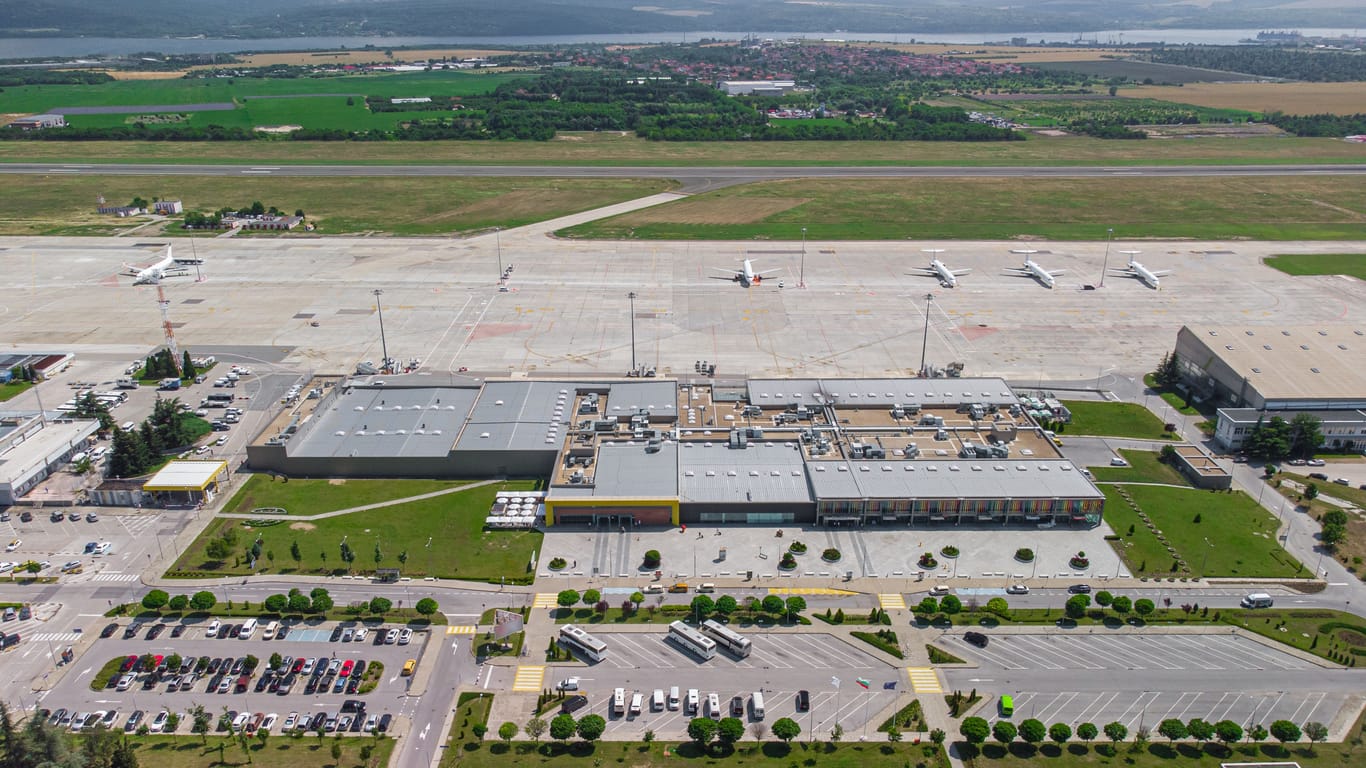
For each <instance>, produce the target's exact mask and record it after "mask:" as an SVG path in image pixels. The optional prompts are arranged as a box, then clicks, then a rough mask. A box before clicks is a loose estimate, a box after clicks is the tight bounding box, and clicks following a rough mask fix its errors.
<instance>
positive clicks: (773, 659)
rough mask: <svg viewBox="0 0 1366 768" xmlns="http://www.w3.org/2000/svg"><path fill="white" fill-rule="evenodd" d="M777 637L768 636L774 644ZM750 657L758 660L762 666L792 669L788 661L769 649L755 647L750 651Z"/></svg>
mask: <svg viewBox="0 0 1366 768" xmlns="http://www.w3.org/2000/svg"><path fill="white" fill-rule="evenodd" d="M776 639H777V638H776V637H770V638H768V644H769V645H773V644H774V643H773V641H774V640H776ZM749 658H750V659H751V660H753V661H755V662H757V663H758V665H759V666H762V667H766V668H771V669H792V665H791V664H788V663H787V662H786V661H783V660H782V659H781V658H779V657H778V656H777V655H776V654H775V653H771V652H770V651H769V650H768V649H759V648H755V649H754V650H752V651H750V654H749Z"/></svg>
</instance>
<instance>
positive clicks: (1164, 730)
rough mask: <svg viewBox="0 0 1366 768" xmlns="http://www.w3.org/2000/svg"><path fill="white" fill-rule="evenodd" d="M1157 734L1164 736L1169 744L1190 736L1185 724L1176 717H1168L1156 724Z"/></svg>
mask: <svg viewBox="0 0 1366 768" xmlns="http://www.w3.org/2000/svg"><path fill="white" fill-rule="evenodd" d="M1157 732H1158V733H1160V734H1162V735H1163V736H1166V737H1167V741H1168V742H1169V743H1170V742H1174V741H1176V740H1177V739H1184V738H1186V737H1187V736H1189V735H1190V731H1189V730H1188V729H1187V728H1186V724H1185V723H1183V722H1181V719H1180V718H1177V717H1169V718H1167V719H1166V720H1163V721H1162V722H1161V723H1159V724H1158V726H1157Z"/></svg>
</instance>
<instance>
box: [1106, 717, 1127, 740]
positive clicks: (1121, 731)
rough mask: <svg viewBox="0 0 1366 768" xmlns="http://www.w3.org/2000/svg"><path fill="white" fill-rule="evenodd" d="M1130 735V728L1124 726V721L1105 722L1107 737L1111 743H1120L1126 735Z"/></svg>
mask: <svg viewBox="0 0 1366 768" xmlns="http://www.w3.org/2000/svg"><path fill="white" fill-rule="evenodd" d="M1128 735H1129V729H1128V728H1126V727H1125V726H1124V723H1120V722H1114V723H1106V724H1105V737H1106V738H1108V739H1109V740H1110V743H1111V744H1118V743H1120V742H1121V741H1124V737H1125V736H1128Z"/></svg>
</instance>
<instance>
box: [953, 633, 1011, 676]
mask: <svg viewBox="0 0 1366 768" xmlns="http://www.w3.org/2000/svg"><path fill="white" fill-rule="evenodd" d="M953 639H954V640H956V641H957V642H959V643H962V644H963V646H965V647H967V648H970V649H971V651H970V653H971V654H972V655H974V656H979V657H981V658H983V659H985V660H987V661H990V662H993V663H995V664H997V665H998V666H1000V667H1001V668H1002V669H1026V667H1024V666H1022V665H1020V664H1015V663H1012V662H1011V661H1010V660H1009V659H1007V658H1006V657H1005V656H1003V655H1001V654H999V653H997V652H996V651H994V650H993V651H988V650H986V649H985V648H978V647H976V646H973V645H969V644H968V642H967V641H966V640H964V639H963V638H961V637H954V638H953ZM997 648H1000V643H997Z"/></svg>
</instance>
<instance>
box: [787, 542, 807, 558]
mask: <svg viewBox="0 0 1366 768" xmlns="http://www.w3.org/2000/svg"><path fill="white" fill-rule="evenodd" d="M787 551H788V552H791V553H792V554H794V555H804V554H806V545H805V544H803V543H801V542H800V541H794V542H792V543H791V544H789V545H787Z"/></svg>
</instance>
